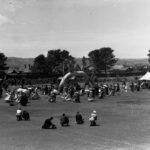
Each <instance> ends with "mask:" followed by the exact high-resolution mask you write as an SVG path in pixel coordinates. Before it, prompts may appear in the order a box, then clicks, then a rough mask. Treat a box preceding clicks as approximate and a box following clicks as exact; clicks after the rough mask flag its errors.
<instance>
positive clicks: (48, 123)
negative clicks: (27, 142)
mask: <svg viewBox="0 0 150 150" xmlns="http://www.w3.org/2000/svg"><path fill="white" fill-rule="evenodd" d="M52 120H53V117H50V118H48V119H46V120H45V121H44V124H43V125H42V129H56V125H55V124H53V123H52Z"/></svg>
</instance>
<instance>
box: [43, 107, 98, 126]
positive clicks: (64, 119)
mask: <svg viewBox="0 0 150 150" xmlns="http://www.w3.org/2000/svg"><path fill="white" fill-rule="evenodd" d="M52 120H53V117H50V118H48V119H46V120H45V121H44V123H43V125H42V129H56V128H57V127H56V125H55V124H54V123H52ZM75 120H76V124H83V123H84V119H83V117H82V115H81V114H80V113H79V112H77V113H76V115H75ZM96 120H97V113H96V111H95V110H94V111H93V112H92V113H91V115H90V118H89V121H90V126H96V125H97V124H96ZM60 125H61V126H62V127H64V126H69V117H68V116H66V114H65V113H63V114H62V116H61V117H60Z"/></svg>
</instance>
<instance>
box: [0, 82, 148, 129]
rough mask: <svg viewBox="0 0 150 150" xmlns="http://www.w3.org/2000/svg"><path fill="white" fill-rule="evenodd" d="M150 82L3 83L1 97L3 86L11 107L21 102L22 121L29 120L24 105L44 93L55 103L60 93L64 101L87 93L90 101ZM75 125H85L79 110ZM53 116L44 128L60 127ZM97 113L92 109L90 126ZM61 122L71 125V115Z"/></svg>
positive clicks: (18, 116) (93, 124)
mask: <svg viewBox="0 0 150 150" xmlns="http://www.w3.org/2000/svg"><path fill="white" fill-rule="evenodd" d="M149 87H150V84H149V83H146V82H145V83H144V82H133V81H132V82H130V83H129V82H128V83H127V82H125V81H124V82H120V83H119V82H114V83H98V82H97V83H95V84H94V85H93V86H92V87H91V86H89V85H88V84H87V85H84V86H81V85H80V84H78V83H77V82H73V83H69V82H68V83H67V84H65V85H64V86H63V88H62V89H61V90H59V89H58V85H57V84H42V85H40V86H39V85H36V86H31V85H30V86H29V85H28V86H27V85H24V86H23V85H20V87H18V88H12V89H10V88H9V86H8V87H7V88H6V86H5V87H3V86H2V84H1V85H0V97H1V96H2V94H3V89H5V91H6V97H5V100H6V102H9V104H10V106H14V105H15V104H17V105H18V109H17V110H16V119H17V121H21V120H30V114H29V112H27V111H26V110H22V109H21V106H25V105H26V104H27V103H28V100H38V99H40V97H41V96H42V95H47V96H48V97H49V98H48V102H56V101H57V98H58V97H57V96H58V95H59V98H60V97H61V98H62V99H63V101H65V102H66V101H72V102H76V103H80V97H81V96H86V97H87V101H89V102H93V101H95V100H97V99H103V98H105V97H106V96H115V95H119V94H121V93H122V92H128V91H129V90H130V91H131V92H134V91H140V90H141V88H148V89H150V88H149ZM74 118H75V121H76V124H83V123H84V122H85V120H84V118H83V116H82V115H81V113H79V112H77V113H76V115H75V116H74ZM53 119H54V117H52V116H51V117H49V118H47V119H45V121H44V123H43V125H42V129H56V128H57V126H56V125H55V124H54V123H53ZM97 119H98V117H97V112H96V111H95V110H94V111H92V113H91V115H90V116H89V119H88V121H89V123H90V126H96V125H97ZM60 125H61V126H62V127H64V126H69V125H70V121H69V117H68V116H67V115H66V114H65V113H63V114H62V115H61V116H60Z"/></svg>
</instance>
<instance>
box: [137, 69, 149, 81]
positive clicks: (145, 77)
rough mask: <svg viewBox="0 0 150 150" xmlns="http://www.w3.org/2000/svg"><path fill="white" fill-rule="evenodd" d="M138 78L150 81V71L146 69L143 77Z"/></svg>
mask: <svg viewBox="0 0 150 150" xmlns="http://www.w3.org/2000/svg"><path fill="white" fill-rule="evenodd" d="M139 80H148V81H150V72H149V71H148V72H147V73H146V74H145V75H144V76H143V77H141V78H140V79H139Z"/></svg>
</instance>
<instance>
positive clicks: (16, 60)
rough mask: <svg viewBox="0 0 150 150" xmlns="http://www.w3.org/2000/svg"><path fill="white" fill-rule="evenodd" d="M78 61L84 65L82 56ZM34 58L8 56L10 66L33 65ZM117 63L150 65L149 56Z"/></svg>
mask: <svg viewBox="0 0 150 150" xmlns="http://www.w3.org/2000/svg"><path fill="white" fill-rule="evenodd" d="M75 59H76V63H77V64H79V65H82V58H75ZM33 62H34V58H21V57H8V58H7V61H6V63H7V65H8V67H10V68H13V69H16V68H24V67H25V65H33ZM116 65H127V66H134V65H149V62H148V58H133V59H132V58H129V59H127V58H121V59H118V61H117V63H116Z"/></svg>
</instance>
